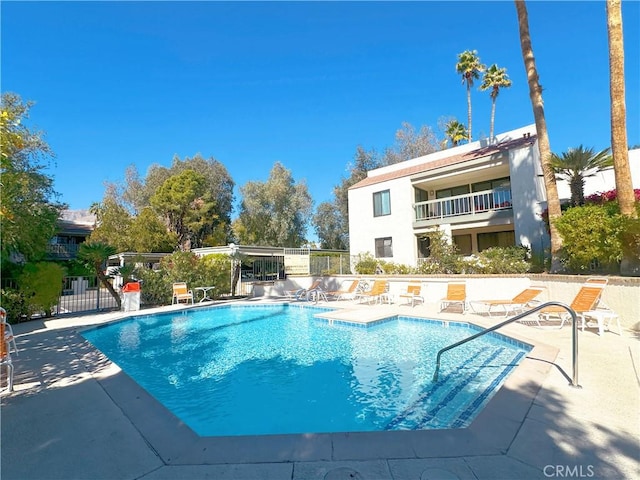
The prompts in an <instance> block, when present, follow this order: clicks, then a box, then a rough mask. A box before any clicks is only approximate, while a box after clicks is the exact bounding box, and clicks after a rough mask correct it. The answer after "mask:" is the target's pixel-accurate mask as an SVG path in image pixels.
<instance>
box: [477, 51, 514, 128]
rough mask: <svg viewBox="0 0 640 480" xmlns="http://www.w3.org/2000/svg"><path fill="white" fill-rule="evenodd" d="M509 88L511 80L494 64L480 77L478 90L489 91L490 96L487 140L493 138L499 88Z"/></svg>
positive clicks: (504, 69) (503, 70) (505, 72)
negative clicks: (480, 83) (489, 124)
mask: <svg viewBox="0 0 640 480" xmlns="http://www.w3.org/2000/svg"><path fill="white" fill-rule="evenodd" d="M510 86H511V80H510V79H509V75H507V69H506V68H499V67H498V65H496V64H495V63H494V64H493V65H491V66H490V67H489V68H488V69H487V71H486V72H484V76H483V77H482V85H480V90H482V91H485V90H489V89H490V90H491V92H489V95H490V96H491V130H490V132H489V138H490V139H492V138H493V126H494V124H495V120H496V99H497V98H498V94H499V93H500V89H501V88H509V87H510Z"/></svg>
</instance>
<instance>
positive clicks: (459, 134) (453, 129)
mask: <svg viewBox="0 0 640 480" xmlns="http://www.w3.org/2000/svg"><path fill="white" fill-rule="evenodd" d="M444 134H445V138H446V141H448V142H450V143H451V146H452V147H457V146H458V145H459V144H460V142H461V141H462V140H465V139H467V138H469V133H468V132H467V129H466V127H465V126H464V125H463V124H462V123H460V122H459V121H458V120H456V119H452V120H449V121H448V122H447V123H446V124H445V132H444Z"/></svg>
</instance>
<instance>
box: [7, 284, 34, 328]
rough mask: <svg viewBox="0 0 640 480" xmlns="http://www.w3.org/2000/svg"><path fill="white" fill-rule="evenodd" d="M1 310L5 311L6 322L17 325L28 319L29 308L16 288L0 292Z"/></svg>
mask: <svg viewBox="0 0 640 480" xmlns="http://www.w3.org/2000/svg"><path fill="white" fill-rule="evenodd" d="M0 298H1V299H2V308H4V309H5V310H6V311H7V321H8V322H9V323H18V322H19V321H21V320H23V319H27V318H29V308H28V306H27V302H26V301H25V299H24V295H23V294H22V292H20V290H18V289H16V288H3V289H2V290H0Z"/></svg>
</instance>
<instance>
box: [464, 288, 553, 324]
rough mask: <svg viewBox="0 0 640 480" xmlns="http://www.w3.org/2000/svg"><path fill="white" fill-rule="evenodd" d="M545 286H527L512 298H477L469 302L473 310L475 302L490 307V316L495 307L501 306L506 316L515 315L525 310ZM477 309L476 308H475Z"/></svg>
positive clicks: (488, 311)
mask: <svg viewBox="0 0 640 480" xmlns="http://www.w3.org/2000/svg"><path fill="white" fill-rule="evenodd" d="M543 290H544V287H529V288H525V289H524V290H523V291H522V292H520V293H519V294H518V295H516V296H515V297H513V298H512V299H511V300H476V301H473V302H469V305H470V306H471V309H472V310H473V304H474V303H478V304H481V305H485V306H487V307H488V310H487V313H488V314H489V316H490V317H491V316H493V315H492V312H495V311H494V308H500V309H502V311H503V312H504V316H505V317H508V316H509V315H515V314H516V313H520V312H524V310H525V308H527V307H528V306H529V304H530V303H531V302H532V301H533V300H534V299H535V298H536V297H537V296H538V295H540V294H541V293H542V291H543ZM474 311H475V310H474Z"/></svg>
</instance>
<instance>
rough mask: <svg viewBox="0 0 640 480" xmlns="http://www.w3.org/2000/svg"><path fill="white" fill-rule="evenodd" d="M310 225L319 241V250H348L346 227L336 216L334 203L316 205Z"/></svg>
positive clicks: (342, 219) (339, 217) (341, 219)
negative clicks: (312, 226) (311, 224)
mask: <svg viewBox="0 0 640 480" xmlns="http://www.w3.org/2000/svg"><path fill="white" fill-rule="evenodd" d="M312 223H313V225H314V227H315V231H316V235H317V236H318V240H320V248H327V249H335V250H346V249H347V248H348V233H349V228H348V225H346V226H345V225H344V218H343V217H342V215H339V214H338V208H337V206H336V204H335V202H322V203H321V204H320V205H318V208H317V209H316V213H315V215H314V216H313V219H312Z"/></svg>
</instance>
